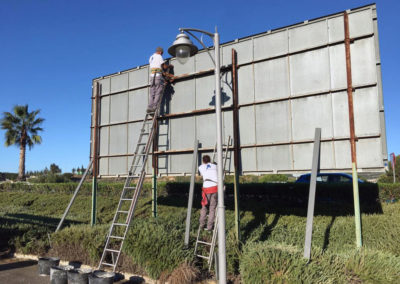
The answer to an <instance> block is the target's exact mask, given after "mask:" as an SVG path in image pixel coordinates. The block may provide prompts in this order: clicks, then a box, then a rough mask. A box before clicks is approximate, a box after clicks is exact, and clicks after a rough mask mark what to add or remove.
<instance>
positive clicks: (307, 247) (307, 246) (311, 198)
mask: <svg viewBox="0 0 400 284" xmlns="http://www.w3.org/2000/svg"><path fill="white" fill-rule="evenodd" d="M320 147H321V128H315V138H314V150H313V158H312V169H311V178H310V191H309V193H308V209H307V224H306V238H305V241H304V254H303V257H304V258H306V259H308V260H310V258H311V240H312V229H313V220H314V207H315V192H316V188H317V174H318V172H319V161H320Z"/></svg>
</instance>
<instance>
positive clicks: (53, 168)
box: [50, 163, 61, 174]
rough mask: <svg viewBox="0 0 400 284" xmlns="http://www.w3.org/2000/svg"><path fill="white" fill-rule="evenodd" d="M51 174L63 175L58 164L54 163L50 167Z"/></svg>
mask: <svg viewBox="0 0 400 284" xmlns="http://www.w3.org/2000/svg"><path fill="white" fill-rule="evenodd" d="M50 172H51V173H52V174H59V173H61V169H60V167H59V166H57V165H56V164H54V163H53V164H51V165H50Z"/></svg>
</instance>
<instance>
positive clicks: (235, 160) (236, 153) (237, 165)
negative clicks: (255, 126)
mask: <svg viewBox="0 0 400 284" xmlns="http://www.w3.org/2000/svg"><path fill="white" fill-rule="evenodd" d="M232 97H233V98H232V101H233V111H232V114H233V163H234V175H235V178H234V200H235V231H236V241H237V243H239V242H240V239H241V237H240V208H239V192H240V189H239V187H240V184H239V174H240V159H239V151H240V142H239V141H240V140H239V107H238V80H237V52H236V50H235V49H233V48H232Z"/></svg>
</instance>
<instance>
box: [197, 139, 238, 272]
mask: <svg viewBox="0 0 400 284" xmlns="http://www.w3.org/2000/svg"><path fill="white" fill-rule="evenodd" d="M231 140H232V139H231V137H230V136H229V137H228V143H227V144H224V145H223V148H225V149H224V151H223V153H222V154H223V155H222V159H223V163H224V164H223V169H224V174H223V179H225V173H226V167H227V161H228V160H229V163H228V164H230V161H231V155H230V154H231V153H230V152H229V146H230V144H231ZM216 149H217V145H215V147H214V153H213V158H212V162H213V163H214V162H215V157H216V152H217V151H216ZM224 190H225V188H224ZM200 235H201V227H200V226H199V229H198V230H197V238H196V245H195V247H194V255H195V256H196V257H199V258H202V259H206V260H207V264H208V271H210V270H211V267H212V262H213V258H214V251H215V245H216V241H217V235H218V210H217V212H216V214H215V221H214V230H213V234H212V238H211V242H207V241H204V240H200ZM199 245H204V246H205V247H206V250H207V247H210V249H209V251H208V255H201V254H198V253H197V249H198V246H199Z"/></svg>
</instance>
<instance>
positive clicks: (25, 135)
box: [0, 105, 44, 180]
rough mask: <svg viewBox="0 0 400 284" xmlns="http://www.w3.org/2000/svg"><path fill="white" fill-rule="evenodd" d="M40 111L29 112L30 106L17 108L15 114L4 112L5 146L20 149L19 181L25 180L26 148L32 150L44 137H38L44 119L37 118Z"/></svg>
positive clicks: (2, 125) (0, 122) (14, 110)
mask: <svg viewBox="0 0 400 284" xmlns="http://www.w3.org/2000/svg"><path fill="white" fill-rule="evenodd" d="M39 112H40V110H35V111H32V112H29V111H28V105H25V106H19V105H17V106H15V107H14V108H13V113H11V112H4V113H3V118H2V119H1V120H0V124H1V128H2V129H4V130H6V133H5V138H6V142H5V145H6V146H7V147H8V146H11V145H15V146H17V147H19V149H20V150H19V169H18V179H20V180H23V179H25V151H26V146H28V147H29V150H30V149H32V147H33V145H35V144H40V143H41V142H42V137H40V135H38V133H39V132H40V131H43V128H41V127H40V125H41V124H42V122H43V121H44V119H43V118H40V117H37V115H38V114H39Z"/></svg>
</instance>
